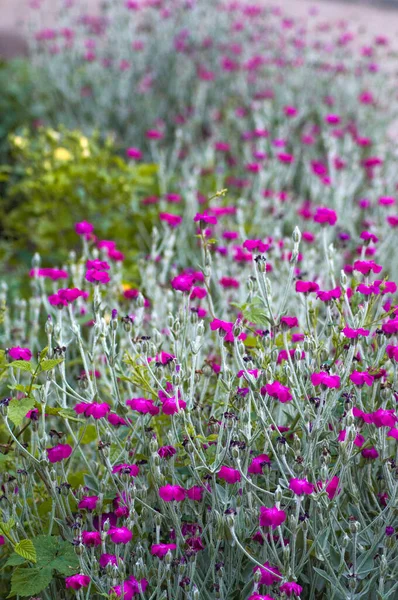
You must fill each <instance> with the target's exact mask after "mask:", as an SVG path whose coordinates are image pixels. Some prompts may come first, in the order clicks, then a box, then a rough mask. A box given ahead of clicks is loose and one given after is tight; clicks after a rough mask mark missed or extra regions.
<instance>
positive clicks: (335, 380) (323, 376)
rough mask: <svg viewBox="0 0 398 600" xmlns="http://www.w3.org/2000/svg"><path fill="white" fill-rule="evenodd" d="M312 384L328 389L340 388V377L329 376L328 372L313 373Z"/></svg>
mask: <svg viewBox="0 0 398 600" xmlns="http://www.w3.org/2000/svg"><path fill="white" fill-rule="evenodd" d="M311 383H312V385H314V386H317V385H324V386H325V387H327V388H331V389H333V388H339V387H340V377H339V376H338V375H329V373H327V372H326V371H320V372H319V373H312V375H311Z"/></svg>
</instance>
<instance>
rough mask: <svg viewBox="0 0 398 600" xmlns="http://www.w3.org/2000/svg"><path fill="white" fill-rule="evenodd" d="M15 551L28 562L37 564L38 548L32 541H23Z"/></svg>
mask: <svg viewBox="0 0 398 600" xmlns="http://www.w3.org/2000/svg"><path fill="white" fill-rule="evenodd" d="M14 550H15V552H16V553H17V554H19V555H20V556H22V557H23V558H25V559H26V560H30V562H34V563H35V562H36V548H35V547H34V545H33V542H32V541H31V540H21V541H20V542H18V544H17V545H16V546H15V547H14Z"/></svg>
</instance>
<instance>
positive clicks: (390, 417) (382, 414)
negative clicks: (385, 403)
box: [371, 408, 398, 427]
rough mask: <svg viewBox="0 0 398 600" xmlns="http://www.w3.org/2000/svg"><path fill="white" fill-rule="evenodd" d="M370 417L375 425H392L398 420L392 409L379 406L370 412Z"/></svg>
mask: <svg viewBox="0 0 398 600" xmlns="http://www.w3.org/2000/svg"><path fill="white" fill-rule="evenodd" d="M371 419H372V423H373V424H374V425H376V427H394V426H395V423H396V422H397V421H398V418H397V417H396V415H395V411H394V410H393V409H390V410H386V409H384V408H379V409H378V410H376V411H375V412H373V413H371Z"/></svg>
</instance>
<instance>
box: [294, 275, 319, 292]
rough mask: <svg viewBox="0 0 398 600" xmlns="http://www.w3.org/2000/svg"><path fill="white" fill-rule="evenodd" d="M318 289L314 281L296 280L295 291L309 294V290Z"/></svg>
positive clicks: (314, 290) (315, 290)
mask: <svg viewBox="0 0 398 600" xmlns="http://www.w3.org/2000/svg"><path fill="white" fill-rule="evenodd" d="M318 290H319V285H318V284H317V283H315V282H314V281H301V280H300V279H299V280H298V281H296V292H299V293H302V294H309V293H311V292H317V291H318Z"/></svg>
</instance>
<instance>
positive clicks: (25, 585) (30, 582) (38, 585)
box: [7, 567, 53, 598]
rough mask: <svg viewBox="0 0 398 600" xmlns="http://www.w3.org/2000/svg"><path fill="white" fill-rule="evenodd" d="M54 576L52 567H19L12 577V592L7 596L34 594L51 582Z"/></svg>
mask: <svg viewBox="0 0 398 600" xmlns="http://www.w3.org/2000/svg"><path fill="white" fill-rule="evenodd" d="M52 578H53V573H52V569H51V567H45V568H40V567H37V568H34V569H30V568H29V567H18V568H17V569H15V571H14V572H13V574H12V577H11V592H10V593H9V595H8V596H7V597H8V598H12V597H13V596H17V595H18V596H22V597H24V596H34V595H36V594H39V593H40V592H42V591H43V590H45V589H46V587H47V586H48V585H49V584H50V582H51V580H52Z"/></svg>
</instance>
